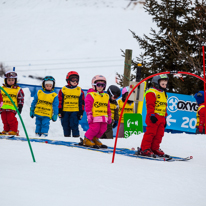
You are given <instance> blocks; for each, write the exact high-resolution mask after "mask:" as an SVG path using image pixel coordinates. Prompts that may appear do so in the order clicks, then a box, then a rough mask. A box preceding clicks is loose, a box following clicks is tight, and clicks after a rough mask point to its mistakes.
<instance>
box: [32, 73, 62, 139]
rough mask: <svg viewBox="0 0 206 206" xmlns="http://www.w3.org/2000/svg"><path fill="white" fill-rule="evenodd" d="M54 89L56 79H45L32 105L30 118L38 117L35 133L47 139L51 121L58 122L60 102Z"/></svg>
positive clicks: (50, 77)
mask: <svg viewBox="0 0 206 206" xmlns="http://www.w3.org/2000/svg"><path fill="white" fill-rule="evenodd" d="M54 87H55V79H54V78H53V77H52V76H46V77H44V79H43V82H42V89H40V90H39V91H38V92H37V94H36V95H35V96H34V100H33V101H32V103H31V108H30V117H31V118H33V117H34V116H36V130H35V133H36V135H38V136H39V137H40V136H43V137H47V136H48V131H49V125H50V120H52V121H54V122H55V121H56V120H57V116H58V111H59V109H58V105H59V100H58V96H57V93H56V92H54Z"/></svg>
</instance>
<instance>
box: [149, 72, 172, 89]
mask: <svg viewBox="0 0 206 206" xmlns="http://www.w3.org/2000/svg"><path fill="white" fill-rule="evenodd" d="M162 79H165V80H167V81H168V80H169V77H168V76H167V74H160V75H157V76H155V77H153V78H152V85H153V86H154V87H155V88H157V89H163V88H162V87H161V86H160V85H159V82H160V80H162ZM163 90H164V89H163Z"/></svg>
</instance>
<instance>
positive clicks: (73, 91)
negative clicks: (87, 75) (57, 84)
mask: <svg viewBox="0 0 206 206" xmlns="http://www.w3.org/2000/svg"><path fill="white" fill-rule="evenodd" d="M66 81H67V85H66V86H64V87H63V88H62V89H61V90H60V91H59V94H58V98H59V117H60V118H61V124H62V127H63V130H64V136H65V137H71V131H72V136H73V137H79V136H80V135H79V120H81V118H82V116H83V113H84V92H83V91H82V89H81V87H79V86H78V83H79V74H78V73H77V72H75V71H71V72H69V73H68V74H67V76H66Z"/></svg>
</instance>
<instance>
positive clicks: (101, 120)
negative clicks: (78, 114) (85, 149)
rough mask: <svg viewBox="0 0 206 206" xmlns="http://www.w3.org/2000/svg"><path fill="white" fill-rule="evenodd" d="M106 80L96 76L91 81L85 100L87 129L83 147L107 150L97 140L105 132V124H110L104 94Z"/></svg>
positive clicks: (107, 98) (107, 100) (107, 105)
mask: <svg viewBox="0 0 206 206" xmlns="http://www.w3.org/2000/svg"><path fill="white" fill-rule="evenodd" d="M105 88H106V78H105V77H104V76H102V75H96V76H95V77H93V79H92V88H91V89H89V90H88V92H87V96H86V98H85V111H86V114H87V120H88V123H89V129H88V130H87V132H86V133H85V138H84V140H83V145H85V146H89V147H101V148H107V146H106V145H103V144H102V143H101V142H100V140H99V138H100V137H101V136H102V135H103V134H104V133H105V132H106V130H107V124H111V123H112V118H111V110H110V103H109V95H108V94H106V93H104V89H105Z"/></svg>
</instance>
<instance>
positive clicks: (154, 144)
mask: <svg viewBox="0 0 206 206" xmlns="http://www.w3.org/2000/svg"><path fill="white" fill-rule="evenodd" d="M155 117H157V119H158V121H157V122H156V123H152V121H151V120H150V117H149V116H148V115H147V117H146V124H147V127H146V132H145V133H144V136H143V139H142V143H141V149H142V151H144V150H146V149H151V150H158V149H159V148H160V143H161V142H162V137H163V136H164V131H165V123H166V119H165V117H164V116H159V115H158V114H155Z"/></svg>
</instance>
